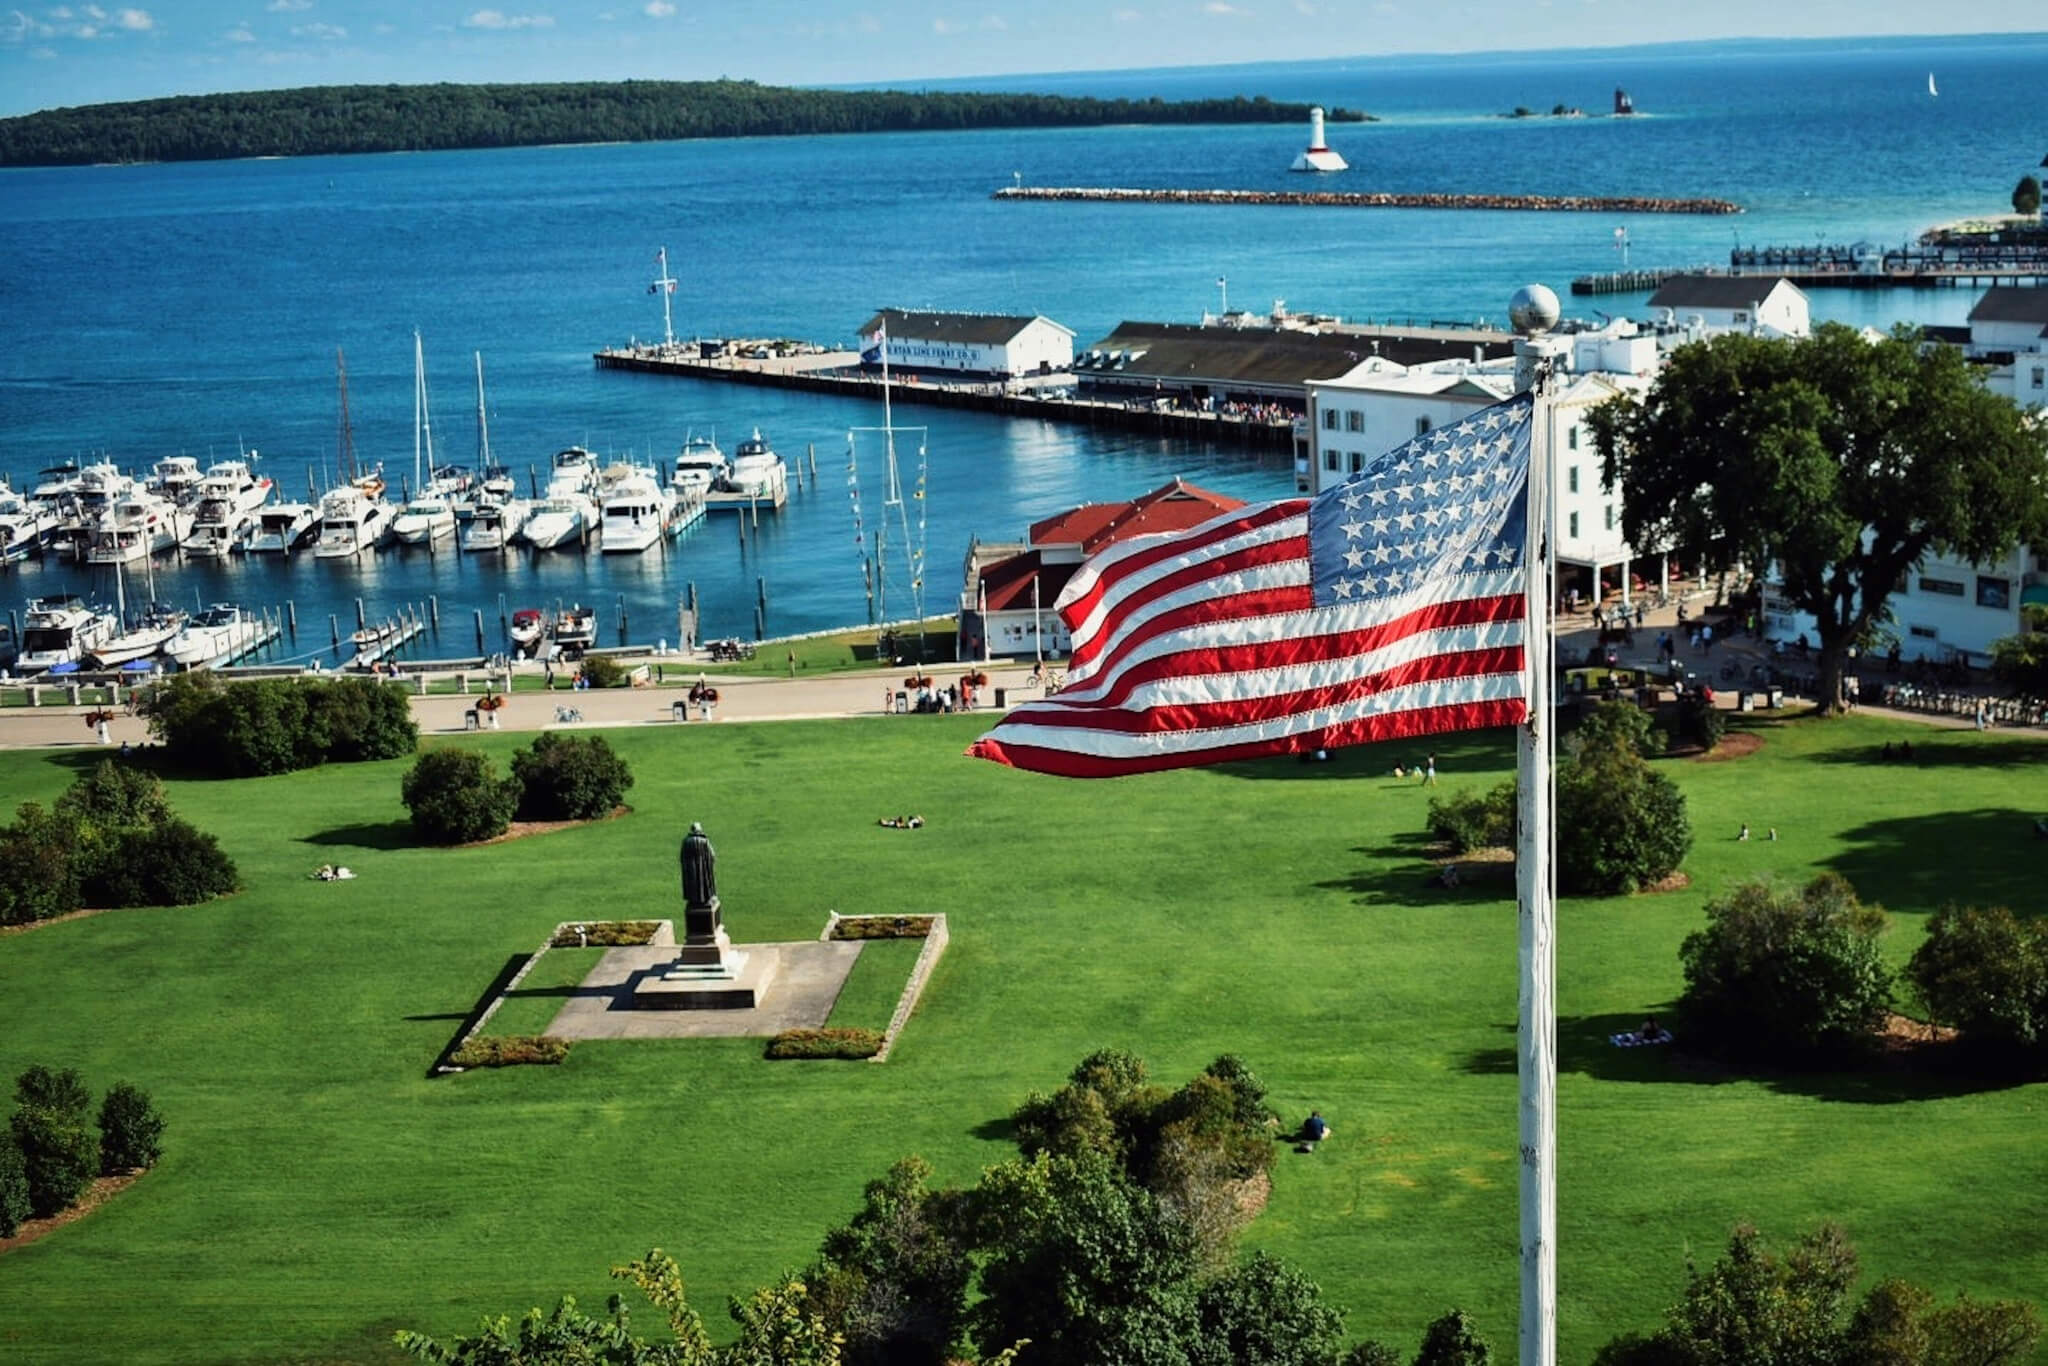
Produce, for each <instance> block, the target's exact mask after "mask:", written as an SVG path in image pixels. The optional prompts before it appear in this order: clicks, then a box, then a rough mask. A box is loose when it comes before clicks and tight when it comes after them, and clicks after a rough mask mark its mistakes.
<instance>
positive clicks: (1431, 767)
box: [1422, 750, 1436, 787]
mask: <svg viewBox="0 0 2048 1366" xmlns="http://www.w3.org/2000/svg"><path fill="white" fill-rule="evenodd" d="M1422 785H1423V786H1424V787H1435V786H1436V751H1435V750H1431V751H1430V752H1429V758H1427V759H1425V760H1423V766H1422Z"/></svg>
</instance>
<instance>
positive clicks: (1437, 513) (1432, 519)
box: [1422, 508, 1444, 526]
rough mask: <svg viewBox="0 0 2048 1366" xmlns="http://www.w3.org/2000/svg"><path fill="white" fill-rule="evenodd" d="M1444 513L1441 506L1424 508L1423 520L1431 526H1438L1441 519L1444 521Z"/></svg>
mask: <svg viewBox="0 0 2048 1366" xmlns="http://www.w3.org/2000/svg"><path fill="white" fill-rule="evenodd" d="M1443 515H1444V514H1443V510H1442V509H1441V508H1424V509H1423V512H1422V520H1423V521H1424V522H1425V523H1427V524H1428V525H1430V526H1436V525H1437V524H1438V523H1439V522H1440V521H1442V519H1443Z"/></svg>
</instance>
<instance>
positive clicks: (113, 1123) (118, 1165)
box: [100, 1081, 164, 1176]
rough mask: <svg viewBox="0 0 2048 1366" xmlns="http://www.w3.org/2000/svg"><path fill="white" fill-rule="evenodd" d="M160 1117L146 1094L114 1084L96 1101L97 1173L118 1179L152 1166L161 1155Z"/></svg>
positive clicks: (162, 1128)
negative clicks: (98, 1155) (98, 1101)
mask: <svg viewBox="0 0 2048 1366" xmlns="http://www.w3.org/2000/svg"><path fill="white" fill-rule="evenodd" d="M163 1137H164V1117H163V1116H162V1115H160V1114H158V1113H157V1109H156V1106H154V1105H153V1104H151V1103H150V1099H149V1093H148V1092H147V1091H143V1090H140V1089H138V1088H136V1087H133V1086H130V1085H129V1084H128V1083H127V1082H125V1081H120V1082H115V1083H114V1085H113V1086H111V1087H109V1088H108V1090H107V1097H106V1099H105V1100H103V1101H101V1102H100V1173H101V1175H103V1176H118V1175H120V1174H121V1173H122V1172H126V1171H133V1170H134V1169H135V1168H137V1167H154V1166H155V1165H156V1160H157V1159H158V1158H159V1157H162V1156H163V1151H164V1145H163Z"/></svg>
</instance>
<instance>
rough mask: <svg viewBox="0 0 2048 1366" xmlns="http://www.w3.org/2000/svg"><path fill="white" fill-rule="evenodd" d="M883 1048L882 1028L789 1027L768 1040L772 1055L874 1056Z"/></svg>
mask: <svg viewBox="0 0 2048 1366" xmlns="http://www.w3.org/2000/svg"><path fill="white" fill-rule="evenodd" d="M881 1051H882V1031H881V1030H879V1029H785V1030H783V1031H782V1032H781V1033H780V1034H777V1035H776V1036H775V1037H774V1038H772V1039H770V1040H769V1041H768V1056H769V1057H771V1058H842V1059H847V1060H857V1059H860V1058H872V1057H874V1056H875V1054H877V1053H879V1052H881Z"/></svg>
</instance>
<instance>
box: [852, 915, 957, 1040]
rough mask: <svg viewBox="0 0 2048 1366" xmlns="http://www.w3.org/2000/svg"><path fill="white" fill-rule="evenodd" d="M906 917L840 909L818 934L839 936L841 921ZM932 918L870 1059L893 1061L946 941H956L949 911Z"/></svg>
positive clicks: (892, 919) (888, 919)
mask: <svg viewBox="0 0 2048 1366" xmlns="http://www.w3.org/2000/svg"><path fill="white" fill-rule="evenodd" d="M903 918H904V917H901V916H894V915H841V914H839V912H837V911H834V912H832V915H831V918H830V919H828V920H827V921H826V922H825V930H824V933H822V934H820V935H819V936H818V938H819V939H820V940H821V941H823V940H829V939H832V938H834V937H836V932H837V930H838V929H839V925H840V922H841V921H846V920H887V921H891V922H894V921H896V920H900V919H903ZM931 921H932V923H931V930H930V931H929V932H928V933H927V934H926V935H925V937H924V947H923V948H921V949H919V950H918V951H917V962H916V963H915V964H913V965H912V966H911V969H910V980H909V981H907V982H905V983H904V984H903V994H902V995H900V996H898V997H897V998H896V1013H895V1014H893V1015H891V1016H890V1017H889V1027H888V1028H887V1029H885V1030H883V1031H882V1046H881V1047H880V1048H879V1049H877V1050H875V1056H873V1057H872V1058H869V1059H868V1061H869V1062H887V1061H889V1051H890V1050H891V1049H893V1048H894V1047H895V1046H896V1036H897V1035H899V1034H901V1033H902V1032H903V1027H904V1026H905V1025H907V1024H909V1023H910V1013H911V1012H912V1011H914V1010H916V1009H917V1002H918V998H919V997H921V996H923V995H924V989H925V986H926V984H927V983H929V982H930V981H931V979H932V972H933V970H934V969H936V968H937V967H938V965H939V957H940V955H942V954H944V953H945V951H946V945H947V944H948V943H950V942H951V941H952V937H953V936H952V931H951V930H950V929H948V928H947V925H946V915H945V912H943V911H940V912H938V913H936V914H934V915H933V916H932V918H931ZM875 937H876V938H885V939H887V938H895V937H897V936H894V935H878V936H875Z"/></svg>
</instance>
